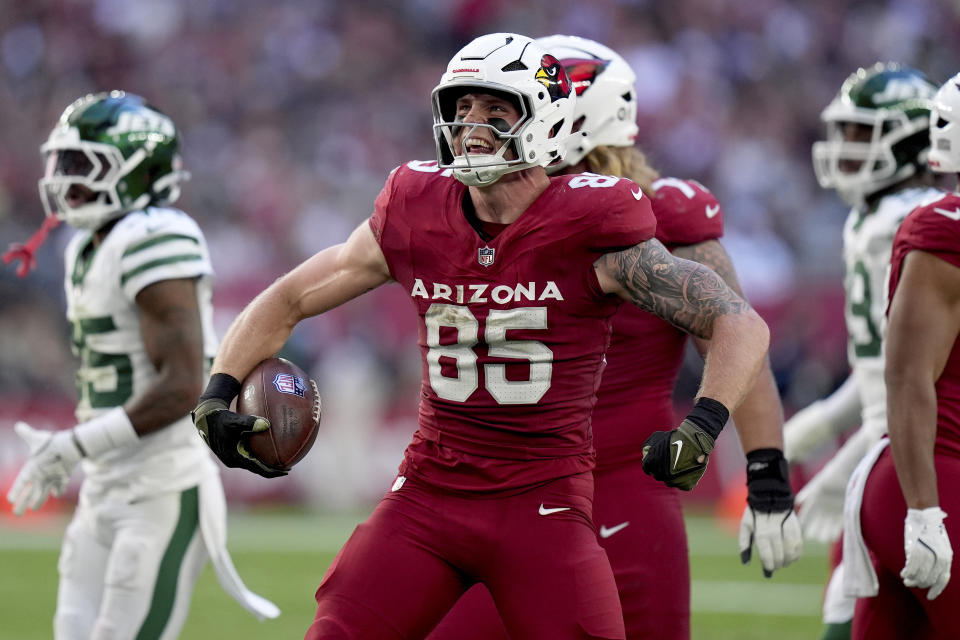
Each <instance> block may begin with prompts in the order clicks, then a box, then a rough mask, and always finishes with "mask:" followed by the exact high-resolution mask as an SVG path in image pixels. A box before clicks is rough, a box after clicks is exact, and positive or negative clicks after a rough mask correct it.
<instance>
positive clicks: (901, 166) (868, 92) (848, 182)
mask: <svg viewBox="0 0 960 640" xmlns="http://www.w3.org/2000/svg"><path fill="white" fill-rule="evenodd" d="M936 90H937V88H936V86H934V85H933V84H931V83H930V81H929V80H927V78H926V76H924V75H923V74H922V73H921V72H919V71H917V70H915V69H910V68H908V67H903V66H901V65H899V64H896V63H880V62H878V63H877V64H875V65H873V66H872V67H869V68H866V69H857V71H855V72H854V73H852V74H851V75H850V77H848V78H847V80H846V81H845V82H844V83H843V86H841V87H840V92H839V93H838V94H837V96H836V97H835V98H834V99H833V100H832V101H831V102H830V104H829V105H827V107H826V108H825V109H824V110H823V113H822V114H820V118H821V120H823V121H824V122H825V123H826V125H827V139H826V140H823V141H820V142H815V143H814V144H813V168H814V172H815V173H816V176H817V182H819V183H820V186H821V187H823V188H824V189H836V191H837V193H838V194H839V195H840V197H841V198H843V200H844V201H845V202H846V203H847V204H849V205H850V206H853V207H860V206H863V204H864V202H865V201H866V198H867V197H868V196H870V195H871V194H874V193H877V192H878V191H881V190H883V189H886V188H887V187H891V186H893V185H895V184H897V183H898V182H902V181H903V180H906V179H907V178H909V177H911V176H913V175H915V174H916V173H917V171H918V170H920V168H921V167H925V161H926V154H927V151H928V150H929V148H930V134H929V131H928V128H929V122H930V106H931V98H933V94H934V93H935V92H936ZM847 123H853V124H861V125H865V126H867V127H870V129H871V132H872V134H871V137H870V140H869V141H866V142H853V141H850V140H846V139H845V138H844V125H845V124H847ZM853 166H856V167H858V168H855V169H854V168H849V167H853Z"/></svg>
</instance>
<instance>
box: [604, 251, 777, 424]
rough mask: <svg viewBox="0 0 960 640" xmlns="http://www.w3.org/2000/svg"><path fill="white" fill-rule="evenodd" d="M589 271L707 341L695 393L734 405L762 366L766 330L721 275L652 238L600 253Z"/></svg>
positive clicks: (621, 293) (609, 288) (606, 285)
mask: <svg viewBox="0 0 960 640" xmlns="http://www.w3.org/2000/svg"><path fill="white" fill-rule="evenodd" d="M594 268H595V269H596V271H597V277H598V279H599V281H600V286H601V287H602V288H603V290H604V291H606V292H607V293H612V294H616V295H618V296H620V297H621V298H623V299H625V300H627V301H629V302H632V303H633V304H635V305H637V306H639V307H640V308H642V309H644V310H645V311H649V312H651V313H653V314H655V315H657V316H659V317H661V318H663V319H664V320H666V321H667V322H670V323H671V324H673V325H674V326H676V327H679V328H680V329H683V330H684V331H686V332H688V333H691V334H693V335H695V336H697V337H700V338H704V339H708V340H710V341H711V346H710V351H709V353H708V355H707V358H706V365H705V368H704V376H703V382H702V384H701V388H700V392H699V393H698V395H699V396H707V397H709V398H713V399H714V400H717V401H718V402H721V403H723V404H724V406H726V407H728V408H730V409H735V408H736V407H737V406H739V404H740V402H741V401H742V400H743V398H744V396H745V395H746V392H747V391H748V390H749V389H750V388H751V387H752V386H753V384H754V381H755V379H756V377H757V374H758V373H759V371H760V367H761V365H762V364H763V362H764V357H765V355H766V352H767V345H768V342H769V331H768V329H767V326H766V323H765V322H764V321H763V320H762V319H761V318H760V316H758V315H757V314H756V312H755V311H754V310H753V309H752V308H751V307H750V305H749V304H747V303H746V302H745V301H744V300H743V299H742V298H741V297H739V296H738V295H737V294H736V293H734V292H733V291H732V290H731V289H730V287H728V286H727V285H726V284H725V283H724V281H723V280H722V279H721V278H720V276H718V275H717V274H716V273H714V272H713V271H711V270H710V269H709V268H707V267H705V266H704V265H702V264H698V263H696V262H692V261H690V260H684V259H682V258H677V257H675V256H674V255H672V254H671V253H670V252H669V251H667V249H666V247H664V246H663V244H662V243H660V242H659V241H657V240H647V241H646V242H642V243H640V244H638V245H636V246H634V247H630V248H629V249H625V250H623V251H618V252H613V253H608V254H605V255H604V256H603V257H601V258H600V259H599V260H597V261H596V263H594Z"/></svg>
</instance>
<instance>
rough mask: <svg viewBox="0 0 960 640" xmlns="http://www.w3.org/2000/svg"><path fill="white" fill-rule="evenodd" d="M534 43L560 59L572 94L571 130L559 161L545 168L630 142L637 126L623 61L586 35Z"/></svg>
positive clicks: (631, 78)
mask: <svg viewBox="0 0 960 640" xmlns="http://www.w3.org/2000/svg"><path fill="white" fill-rule="evenodd" d="M537 43H538V44H540V46H542V47H543V48H544V49H546V50H547V51H549V52H550V53H551V54H553V55H554V56H556V57H557V58H558V59H559V60H560V64H562V65H563V67H564V68H565V69H566V70H567V74H568V75H569V76H570V81H571V82H572V83H573V88H574V90H575V91H576V93H577V103H576V106H575V109H574V112H573V128H574V133H573V135H571V136H570V137H569V138H567V142H566V151H565V152H564V154H563V160H562V162H560V163H558V164H556V165H551V166H550V169H549V172H550V173H553V172H555V171H559V170H560V169H563V168H565V167H570V166H573V165H575V164H577V163H578V162H580V161H581V160H583V158H584V156H586V155H587V154H588V153H590V152H591V151H593V150H594V149H595V148H597V147H600V146H610V147H632V146H633V145H634V142H635V141H636V139H637V132H638V131H639V128H638V127H637V90H636V82H637V76H636V74H635V73H634V72H633V69H631V68H630V65H629V64H627V61H626V60H624V59H623V57H622V56H621V55H620V54H618V53H617V52H616V51H614V50H613V49H611V48H609V47H606V46H604V45H602V44H600V43H599V42H595V41H593V40H588V39H587V38H579V37H577V36H563V35H554V36H546V37H544V38H537Z"/></svg>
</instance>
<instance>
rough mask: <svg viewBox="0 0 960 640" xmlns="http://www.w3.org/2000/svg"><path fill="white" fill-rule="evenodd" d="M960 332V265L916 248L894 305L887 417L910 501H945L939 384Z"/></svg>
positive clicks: (916, 505) (921, 505) (919, 505)
mask: <svg viewBox="0 0 960 640" xmlns="http://www.w3.org/2000/svg"><path fill="white" fill-rule="evenodd" d="M958 333H960V269H958V268H957V267H954V266H952V265H951V264H949V263H947V262H946V261H944V260H941V259H940V258H937V257H936V256H934V255H932V254H929V253H926V252H923V251H913V252H911V253H910V254H909V255H908V256H907V257H906V259H905V260H904V266H903V273H902V276H901V278H900V284H899V285H898V286H897V290H896V293H895V294H894V297H893V301H892V302H891V305H890V323H889V325H888V329H887V360H886V374H885V378H886V383H887V423H888V428H889V431H890V449H891V451H892V453H893V459H894V464H895V466H896V468H897V477H898V478H899V480H900V487H901V489H902V490H903V496H904V498H905V499H906V501H907V506H908V507H910V508H913V509H926V508H928V507H933V506H937V505H939V497H938V493H937V475H936V470H935V469H934V464H933V443H934V439H935V438H936V433H937V395H936V389H935V387H934V385H935V383H936V381H937V379H938V378H939V377H940V374H941V373H943V369H944V366H945V365H946V362H947V358H948V356H949V355H950V352H951V348H952V346H953V343H954V341H955V340H956V338H957V335H958Z"/></svg>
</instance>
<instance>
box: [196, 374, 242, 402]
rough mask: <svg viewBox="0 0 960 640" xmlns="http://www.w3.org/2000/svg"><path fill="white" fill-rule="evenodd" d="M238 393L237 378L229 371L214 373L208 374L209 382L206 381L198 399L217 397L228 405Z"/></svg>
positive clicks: (238, 382) (238, 383) (238, 384)
mask: <svg viewBox="0 0 960 640" xmlns="http://www.w3.org/2000/svg"><path fill="white" fill-rule="evenodd" d="M238 395H240V381H239V380H237V379H236V378H234V377H233V376H232V375H230V374H229V373H215V374H213V375H212V376H210V382H208V383H207V388H206V389H204V390H203V395H201V396H200V400H201V401H203V400H209V399H210V398H219V399H221V400H223V401H224V402H226V403H227V404H228V405H229V404H230V403H231V402H233V399H234V398H236V397H237V396H238Z"/></svg>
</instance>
